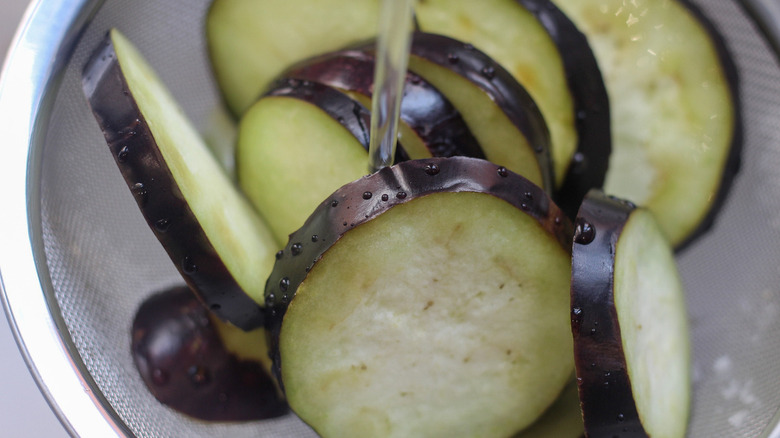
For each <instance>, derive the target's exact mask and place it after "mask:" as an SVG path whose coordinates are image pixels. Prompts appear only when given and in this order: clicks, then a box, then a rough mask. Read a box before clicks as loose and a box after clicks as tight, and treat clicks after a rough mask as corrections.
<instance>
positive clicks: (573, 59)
mask: <svg viewBox="0 0 780 438" xmlns="http://www.w3.org/2000/svg"><path fill="white" fill-rule="evenodd" d="M517 1H518V2H519V3H520V4H521V5H523V7H525V8H526V9H528V11H529V12H531V13H532V14H533V15H534V16H535V17H536V19H537V20H538V21H539V23H541V24H542V26H544V28H545V29H546V30H547V33H548V34H549V35H550V38H552V40H553V42H554V43H555V45H556V46H557V47H558V52H559V53H560V55H561V60H562V61H563V66H564V69H565V73H566V81H567V83H568V85H569V90H570V93H571V95H572V98H573V101H574V112H575V115H576V119H575V120H576V126H577V134H578V137H579V140H578V144H577V152H576V153H575V154H574V157H573V158H572V162H571V163H570V164H569V166H568V171H567V172H566V176H565V177H564V180H563V185H562V186H561V187H559V188H558V190H557V191H556V195H555V201H556V203H557V204H558V205H559V206H560V207H561V208H562V209H563V210H564V211H565V212H566V213H567V214H568V215H569V217H570V218H572V219H574V218H575V217H576V215H577V210H578V209H579V206H580V203H581V202H582V199H583V198H584V197H585V195H586V194H587V193H588V191H589V190H590V189H592V188H601V187H602V186H603V184H604V178H605V176H606V174H607V168H608V167H609V154H610V152H611V151H612V136H611V131H610V110H609V97H608V95H607V89H606V86H605V85H604V80H603V78H602V76H601V70H600V69H599V66H598V61H597V60H596V57H595V55H594V54H593V50H591V48H590V44H588V39H587V37H586V36H585V35H584V34H583V33H582V32H580V31H579V29H577V26H576V25H575V24H574V23H573V22H572V21H571V20H569V18H568V17H567V16H566V14H564V13H563V12H562V11H561V10H560V9H558V7H557V6H555V4H554V3H553V2H552V1H550V0H517Z"/></svg>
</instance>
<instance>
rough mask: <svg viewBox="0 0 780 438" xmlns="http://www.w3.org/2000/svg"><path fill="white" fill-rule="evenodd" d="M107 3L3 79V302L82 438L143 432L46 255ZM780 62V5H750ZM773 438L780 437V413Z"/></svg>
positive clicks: (36, 19)
mask: <svg viewBox="0 0 780 438" xmlns="http://www.w3.org/2000/svg"><path fill="white" fill-rule="evenodd" d="M101 4H102V0H36V1H35V2H34V3H33V4H31V5H30V7H29V8H28V10H27V12H26V14H25V17H24V20H23V23H22V25H21V26H20V28H19V29H18V31H17V34H16V37H15V39H14V43H13V44H12V46H11V50H10V52H9V56H8V58H7V59H6V62H5V64H4V66H3V70H2V76H0V132H3V133H4V138H5V139H6V142H5V145H4V148H3V149H2V150H0V187H2V188H3V190H0V205H2V206H3V214H2V215H0V241H1V242H2V245H0V292H2V293H1V294H0V298H2V301H3V304H4V307H5V310H6V313H7V315H8V319H9V322H10V324H11V328H12V330H13V332H14V336H15V337H16V340H17V342H18V344H19V347H20V350H21V352H22V355H23V356H24V358H25V361H26V362H27V364H28V367H29V368H30V371H31V373H32V375H33V377H34V378H35V380H36V382H37V383H38V386H39V387H40V389H41V391H42V392H43V394H44V395H45V397H46V399H47V400H48V402H49V404H50V405H51V407H52V409H53V410H54V411H55V413H56V414H57V416H58V417H59V418H60V421H61V422H62V423H63V425H64V426H65V429H66V430H67V431H68V432H69V433H70V434H71V435H73V436H80V437H101V438H102V437H109V436H116V437H125V436H132V435H133V434H132V433H131V432H130V431H129V429H128V428H127V427H126V426H125V424H124V423H123V422H122V420H121V419H120V418H119V417H118V415H117V414H116V412H115V411H114V410H113V409H112V408H111V407H110V405H109V403H108V402H107V401H106V400H105V398H104V397H103V395H102V394H101V393H100V392H99V391H98V390H97V386H96V385H95V383H94V381H93V380H92V378H91V377H90V375H89V373H88V372H86V368H85V366H84V364H83V362H82V360H81V358H80V357H79V355H78V352H77V351H76V349H75V347H74V346H73V342H72V340H71V339H70V337H69V336H68V331H67V328H66V327H65V326H64V323H63V322H62V320H61V318H60V317H59V314H60V312H59V309H58V308H57V304H56V301H55V300H54V299H53V298H50V297H52V296H53V294H52V293H51V284H50V282H49V280H48V279H49V276H48V272H47V268H46V263H45V260H44V257H43V249H42V248H43V246H42V242H41V232H40V230H41V227H40V212H39V211H38V209H39V206H38V205H37V203H36V202H35V200H36V199H38V194H39V187H38V184H39V182H38V181H39V180H40V178H39V172H40V168H39V167H40V166H39V164H40V157H39V156H38V153H39V151H40V147H39V146H40V145H41V144H42V142H43V138H42V137H43V133H44V132H45V126H46V124H47V120H46V118H47V114H48V111H47V110H48V108H49V106H50V105H51V101H52V100H53V96H54V94H55V93H56V89H57V84H58V79H59V77H60V74H61V73H62V70H63V68H64V67H65V65H66V63H67V60H68V57H69V55H70V53H71V51H72V49H73V47H74V45H75V43H76V41H77V40H78V37H79V34H80V32H81V30H82V29H83V27H84V26H85V25H86V23H87V22H88V21H89V19H90V18H91V16H92V15H93V14H94V13H95V11H96V10H97V9H98V8H99V6H100V5H101ZM742 4H743V6H744V7H745V9H746V10H747V11H748V13H749V14H750V15H752V16H753V18H754V19H755V20H756V22H757V23H758V25H759V26H760V28H761V29H762V31H763V32H764V34H765V35H766V37H767V40H768V41H769V42H770V44H771V45H772V47H773V48H774V50H775V52H776V54H777V55H778V59H780V0H742ZM771 423H772V425H773V426H772V427H770V428H768V430H767V431H765V433H764V435H763V436H764V437H765V438H780V410H779V411H778V414H777V415H776V416H775V418H774V419H773V420H772V422H771Z"/></svg>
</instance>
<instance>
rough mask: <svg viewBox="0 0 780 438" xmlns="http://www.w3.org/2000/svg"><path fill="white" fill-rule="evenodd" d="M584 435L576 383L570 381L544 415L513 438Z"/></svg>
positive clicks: (552, 437) (576, 437)
mask: <svg viewBox="0 0 780 438" xmlns="http://www.w3.org/2000/svg"><path fill="white" fill-rule="evenodd" d="M584 433H585V426H584V425H583V423H582V412H581V411H580V397H579V394H578V392H577V383H576V382H574V381H572V382H570V383H569V384H568V385H566V387H565V388H563V391H561V394H560V395H559V396H558V398H557V399H556V400H555V403H553V404H552V406H550V408H549V409H547V411H545V413H544V415H542V416H541V417H540V418H539V419H538V420H536V422H535V423H534V424H532V425H531V426H530V427H529V428H528V429H524V430H523V431H522V432H520V433H518V434H517V435H515V436H514V438H580V437H582V436H583V434H584Z"/></svg>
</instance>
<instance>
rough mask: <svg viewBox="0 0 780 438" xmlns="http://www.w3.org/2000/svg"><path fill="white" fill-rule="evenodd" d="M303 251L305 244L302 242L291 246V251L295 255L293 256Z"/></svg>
mask: <svg viewBox="0 0 780 438" xmlns="http://www.w3.org/2000/svg"><path fill="white" fill-rule="evenodd" d="M301 251H303V245H301V242H296V243H293V244H292V246H291V247H290V253H291V254H292V255H293V257H295V256H297V255H299V254H300V253H301Z"/></svg>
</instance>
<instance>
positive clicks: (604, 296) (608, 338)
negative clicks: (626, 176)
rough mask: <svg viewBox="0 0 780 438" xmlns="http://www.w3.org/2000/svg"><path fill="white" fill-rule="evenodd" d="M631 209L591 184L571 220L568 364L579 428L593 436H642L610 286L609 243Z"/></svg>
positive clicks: (614, 241) (611, 250)
mask: <svg viewBox="0 0 780 438" xmlns="http://www.w3.org/2000/svg"><path fill="white" fill-rule="evenodd" d="M635 208H636V206H635V205H633V204H631V203H630V202H627V201H622V200H619V199H617V198H614V197H610V196H607V195H604V194H603V193H602V192H601V191H599V190H595V189H594V190H591V191H590V192H589V193H588V195H587V196H586V198H585V201H583V204H582V207H581V208H580V211H579V215H578V217H577V220H576V221H575V231H574V245H573V247H572V274H571V275H572V277H571V278H572V285H571V288H572V294H571V297H572V301H571V308H572V310H571V327H572V335H573V337H574V365H575V368H576V370H577V384H578V386H579V392H580V406H581V408H582V417H583V420H584V422H585V430H586V431H587V434H588V435H589V436H594V437H602V436H607V437H611V436H620V437H625V438H632V437H635V438H640V437H641V438H647V433H646V432H645V430H644V428H643V427H642V424H641V422H640V420H639V415H638V414H637V411H636V405H635V404H634V395H633V391H632V389H631V382H630V380H629V377H628V372H627V365H626V361H625V356H624V354H623V346H622V338H621V336H620V327H619V325H618V320H617V313H616V311H615V304H614V301H613V296H614V294H613V290H612V289H613V278H614V277H613V274H614V265H615V259H614V257H615V245H616V244H617V240H618V237H619V236H620V233H621V232H622V230H623V226H624V225H625V223H626V221H627V220H628V217H629V215H630V214H631V211H633V210H634V209H635ZM575 289H576V291H577V292H576V293H575Z"/></svg>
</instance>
